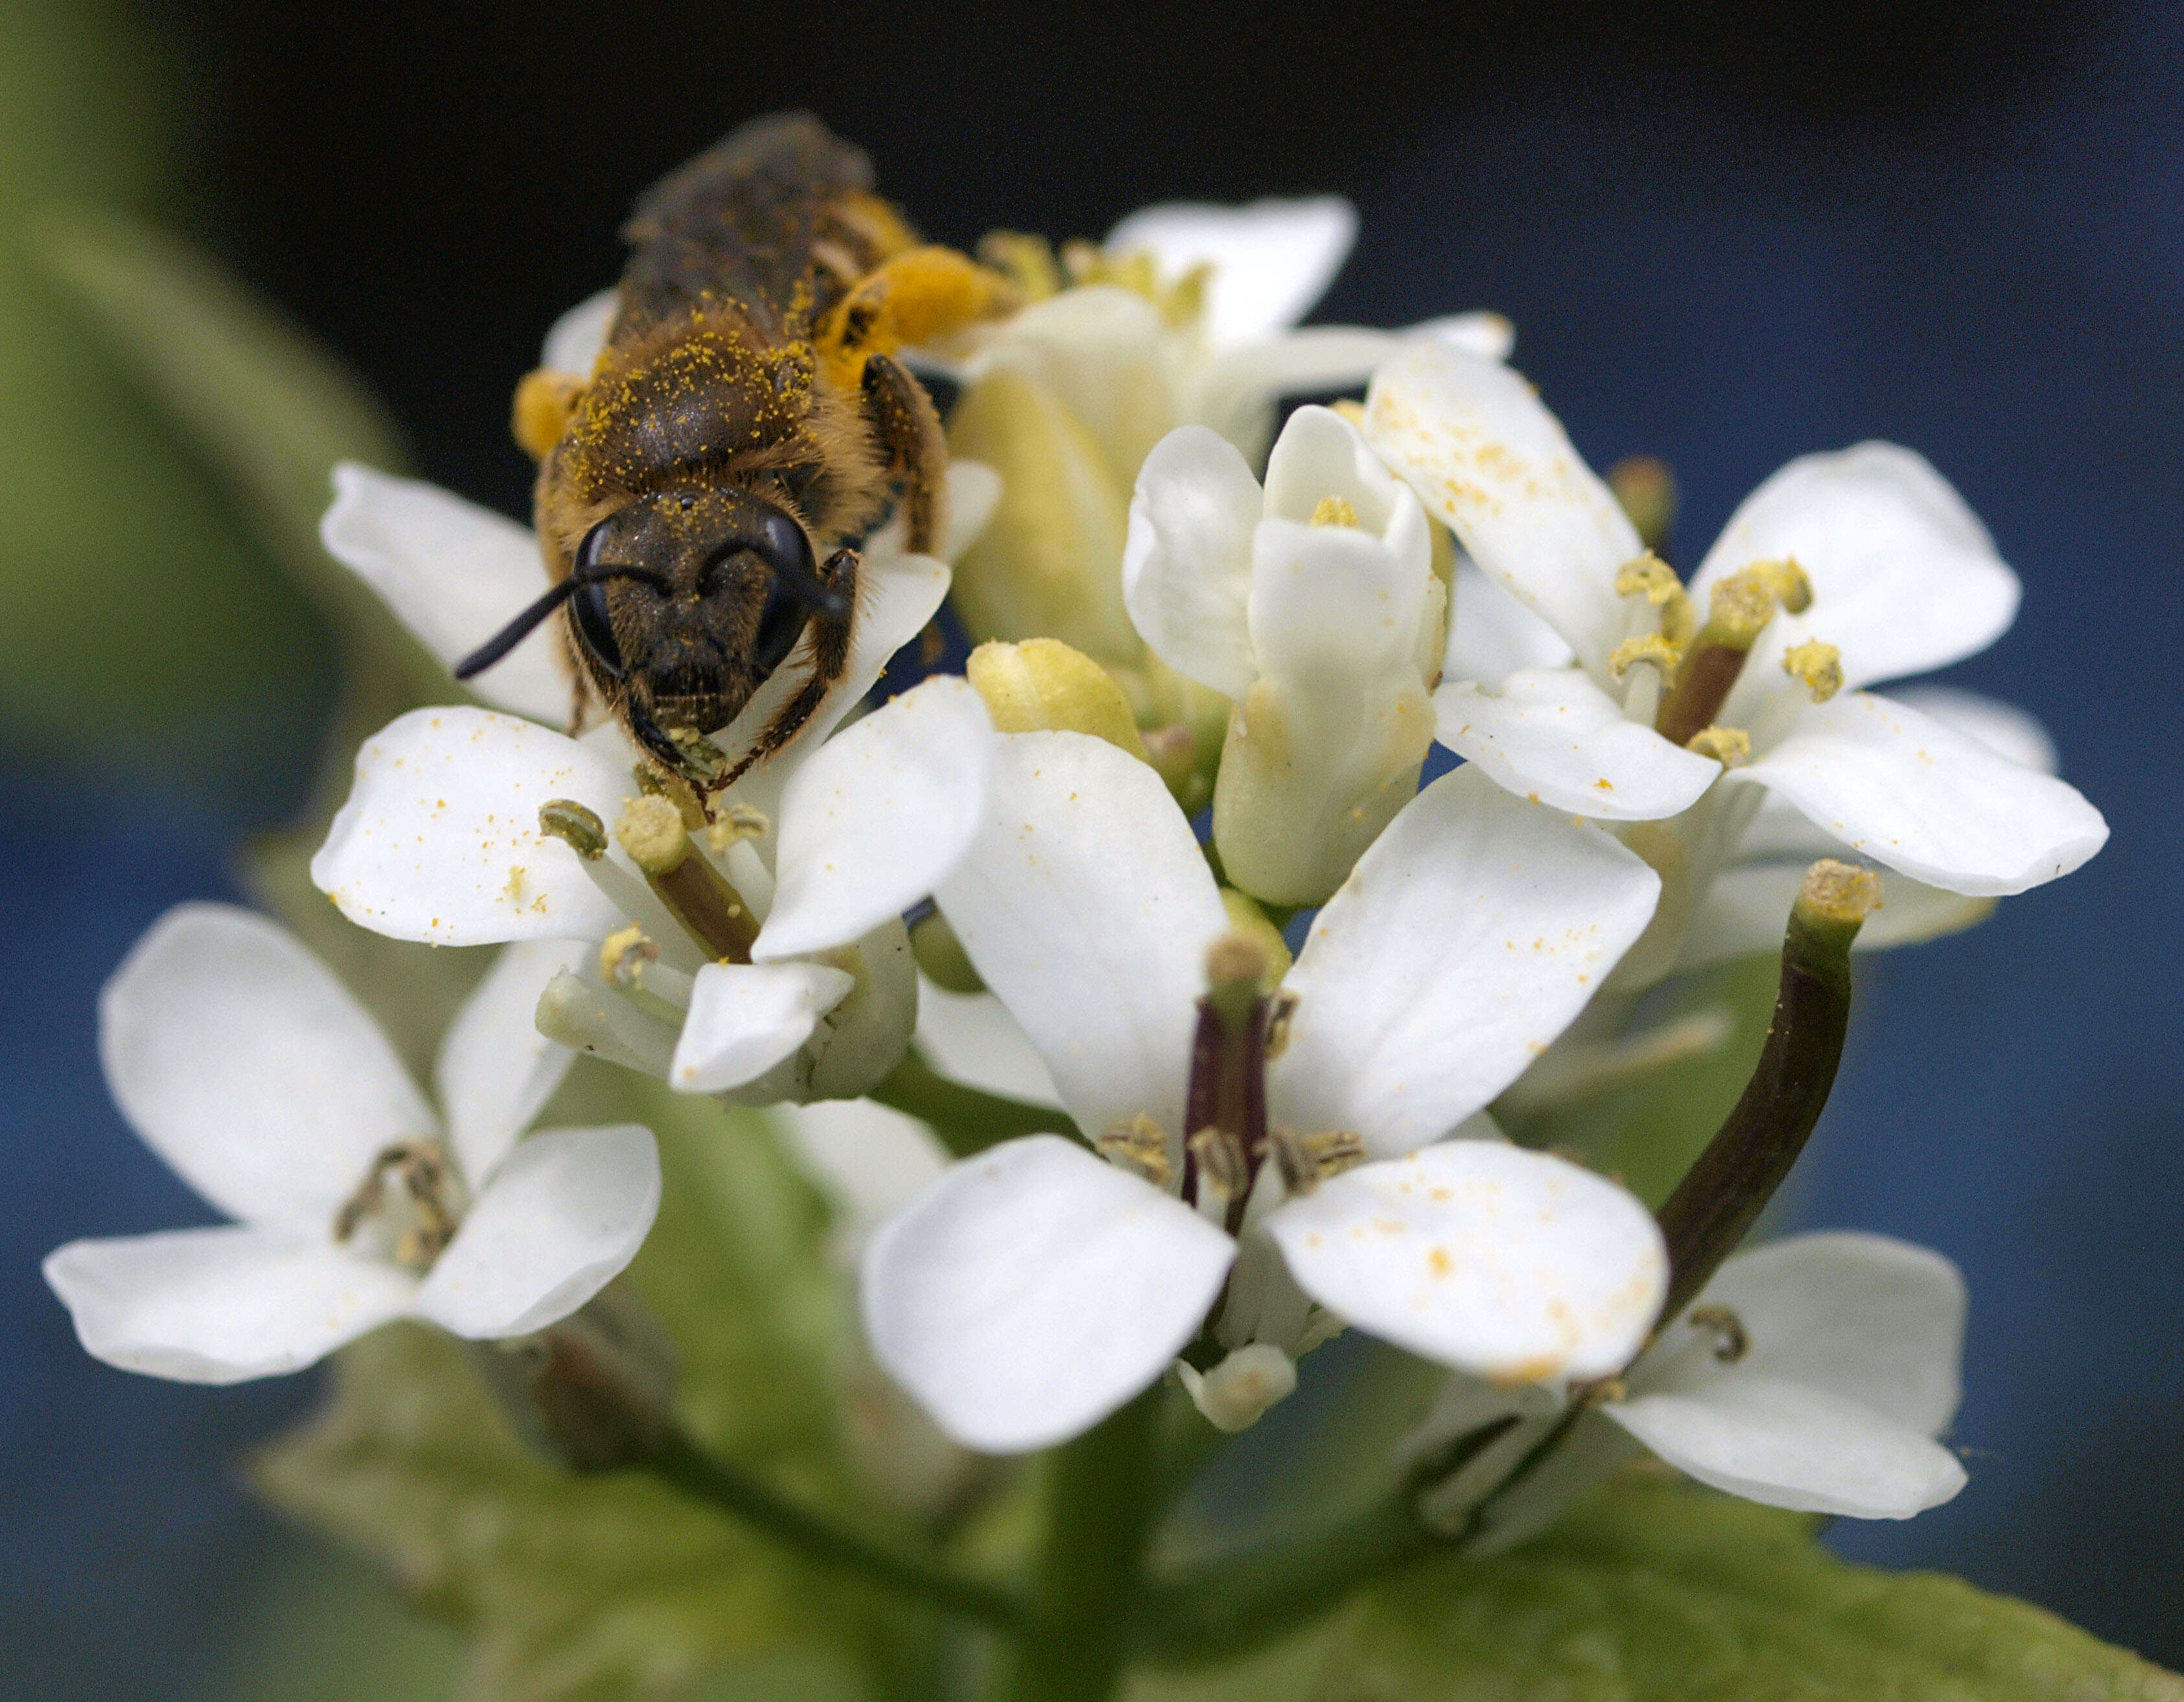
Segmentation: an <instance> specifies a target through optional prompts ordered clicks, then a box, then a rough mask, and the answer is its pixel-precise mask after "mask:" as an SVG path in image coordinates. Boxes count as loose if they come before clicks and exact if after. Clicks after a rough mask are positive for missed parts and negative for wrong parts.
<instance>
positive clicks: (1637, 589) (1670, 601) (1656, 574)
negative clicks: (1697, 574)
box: [1608, 548, 1698, 677]
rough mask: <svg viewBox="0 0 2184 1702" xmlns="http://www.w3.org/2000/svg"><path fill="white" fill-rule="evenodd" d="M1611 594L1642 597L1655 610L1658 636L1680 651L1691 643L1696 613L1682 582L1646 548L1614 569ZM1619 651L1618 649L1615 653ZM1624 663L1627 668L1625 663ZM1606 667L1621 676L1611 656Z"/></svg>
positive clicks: (1643, 658)
mask: <svg viewBox="0 0 2184 1702" xmlns="http://www.w3.org/2000/svg"><path fill="white" fill-rule="evenodd" d="M1615 594H1616V595H1617V596H1619V597H1640V596H1642V597H1643V598H1645V599H1646V602H1648V603H1652V605H1653V606H1654V607H1655V608H1656V609H1659V610H1660V611H1661V633H1660V636H1661V637H1662V639H1663V641H1664V642H1666V643H1668V644H1669V646H1670V647H1672V648H1674V649H1675V650H1676V651H1677V652H1679V653H1680V652H1681V651H1682V648H1683V647H1684V646H1685V644H1687V643H1689V642H1691V634H1692V632H1693V631H1695V630H1696V629H1697V626H1698V616H1697V614H1696V613H1694V612H1693V610H1692V609H1691V593H1690V592H1687V591H1685V589H1684V583H1683V581H1681V580H1680V579H1678V578H1677V577H1676V570H1674V568H1672V567H1670V566H1669V564H1668V563H1667V562H1665V561H1663V560H1662V559H1661V558H1660V557H1658V555H1656V554H1654V553H1653V552H1652V550H1651V549H1650V548H1649V549H1648V550H1647V551H1646V553H1645V554H1643V555H1641V556H1639V557H1637V558H1636V559H1635V560H1631V561H1627V562H1625V563H1624V565H1623V566H1622V567H1621V569H1620V570H1618V572H1617V573H1616V576H1615ZM1618 654H1621V652H1620V650H1619V651H1618ZM1632 659H1633V660H1646V661H1650V660H1652V658H1651V657H1650V656H1642V655H1641V656H1634V657H1633V658H1632ZM1628 665H1629V664H1628V663H1625V664H1624V666H1625V667H1627V666H1628ZM1608 666H1609V667H1610V668H1612V669H1614V671H1615V673H1616V675H1617V676H1618V677H1620V676H1621V675H1622V673H1623V669H1622V668H1619V667H1616V666H1615V663H1614V659H1613V658H1610V659H1609V661H1608Z"/></svg>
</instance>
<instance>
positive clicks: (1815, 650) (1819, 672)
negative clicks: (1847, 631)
mask: <svg viewBox="0 0 2184 1702" xmlns="http://www.w3.org/2000/svg"><path fill="white" fill-rule="evenodd" d="M1782 671H1783V672H1784V673H1786V674H1787V675H1788V676H1790V677H1791V679H1793V680H1802V681H1804V682H1805V689H1806V690H1807V691H1808V692H1811V693H1812V694H1813V701H1814V703H1816V704H1825V702H1827V700H1828V699H1829V698H1832V697H1833V696H1835V694H1836V692H1840V691H1841V690H1842V683H1843V671H1842V652H1841V651H1840V650H1838V649H1836V647H1835V646H1834V645H1832V644H1823V643H1822V642H1820V641H1819V639H1817V638H1808V639H1807V640H1806V641H1805V642H1803V643H1802V644H1792V645H1791V647H1790V648H1788V649H1786V650H1785V651H1784V652H1783V653H1782Z"/></svg>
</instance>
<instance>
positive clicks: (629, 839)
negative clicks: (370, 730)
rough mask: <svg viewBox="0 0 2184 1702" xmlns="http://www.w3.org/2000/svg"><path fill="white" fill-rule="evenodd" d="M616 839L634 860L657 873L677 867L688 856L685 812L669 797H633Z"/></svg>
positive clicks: (640, 866)
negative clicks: (683, 823)
mask: <svg viewBox="0 0 2184 1702" xmlns="http://www.w3.org/2000/svg"><path fill="white" fill-rule="evenodd" d="M615 838H616V840H617V841H618V842H620V843H621V848H622V849H623V850H625V851H627V852H628V853H629V856H630V860H631V861H632V862H633V863H635V864H636V865H637V866H638V868H640V869H643V870H647V871H648V872H650V873H653V874H658V873H660V872H661V871H663V870H668V869H671V868H673V867H674V866H675V865H677V864H678V863H680V862H681V861H682V859H683V858H684V856H686V855H687V854H688V849H689V839H688V836H687V835H686V834H685V833H684V832H683V829H682V811H681V810H679V809H677V808H676V807H675V805H674V804H672V803H671V802H670V801H669V800H668V799H666V798H660V797H655V796H646V797H643V798H631V799H630V800H629V801H628V802H627V803H626V804H623V805H622V809H621V820H619V821H617V822H616V823H615Z"/></svg>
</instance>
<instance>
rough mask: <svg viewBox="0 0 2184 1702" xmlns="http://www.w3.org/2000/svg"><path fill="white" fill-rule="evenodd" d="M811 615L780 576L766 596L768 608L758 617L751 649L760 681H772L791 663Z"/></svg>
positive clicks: (800, 599) (801, 599) (802, 600)
mask: <svg viewBox="0 0 2184 1702" xmlns="http://www.w3.org/2000/svg"><path fill="white" fill-rule="evenodd" d="M810 616H811V610H810V609H808V608H807V607H805V602H804V599H803V598H801V597H799V596H798V595H797V594H796V593H795V592H793V591H791V590H790V589H789V588H788V586H787V585H786V584H784V583H783V581H782V580H781V579H780V578H779V577H778V576H777V577H776V578H775V580H774V581H773V588H772V590H770V591H768V592H766V608H765V609H764V611H763V612H761V613H760V615H759V617H758V637H757V638H756V639H755V641H754V642H753V643H752V646H751V659H752V661H753V662H755V664H756V665H757V667H758V672H759V676H760V678H762V679H763V678H768V677H771V676H772V673H773V670H775V669H776V668H778V667H779V666H780V665H782V664H783V662H784V661H786V660H787V659H788V653H789V652H790V651H791V650H793V649H794V648H796V641H797V640H798V639H799V637H802V636H803V634H804V623H805V620H808V619H809V618H810Z"/></svg>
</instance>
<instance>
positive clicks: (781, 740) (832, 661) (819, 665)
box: [705, 549, 858, 792]
mask: <svg viewBox="0 0 2184 1702" xmlns="http://www.w3.org/2000/svg"><path fill="white" fill-rule="evenodd" d="M857 566H858V563H857V553H856V551H855V550H853V549H838V550H836V551H835V552H834V553H833V555H831V556H829V557H828V558H827V565H826V566H825V567H824V568H822V570H820V574H819V578H820V582H821V583H822V584H823V585H824V586H825V587H827V590H829V591H831V592H834V593H835V594H836V595H837V596H838V597H839V598H841V606H842V613H841V614H839V615H827V614H823V613H821V612H819V611H817V610H814V611H813V613H812V615H811V627H810V631H811V678H810V679H808V680H806V681H805V682H804V683H803V685H802V686H800V687H798V689H797V691H796V693H795V695H794V696H793V697H791V698H789V700H788V702H787V703H785V704H783V705H782V706H781V707H780V708H779V709H777V710H775V711H774V715H773V719H772V720H770V721H768V722H767V723H766V730H765V731H763V732H761V733H760V735H759V736H758V738H757V740H756V742H755V743H753V744H752V746H751V748H749V750H748V751H746V752H744V755H743V757H742V758H741V759H740V760H738V762H737V763H736V764H735V765H734V766H733V767H732V768H730V769H729V770H727V773H726V774H724V775H722V776H720V777H719V778H717V779H715V780H711V781H707V782H706V785H705V791H707V792H718V791H719V790H720V789H721V787H724V786H730V785H733V784H734V782H735V781H738V780H740V779H741V778H742V777H743V776H744V775H745V774H747V773H749V771H750V770H752V769H753V768H755V767H756V766H757V765H759V764H760V763H761V762H763V761H765V760H766V758H768V757H770V756H772V754H774V753H775V752H776V751H777V750H779V749H780V748H782V747H783V745H785V744H787V743H788V742H789V741H790V740H791V739H793V738H794V737H796V735H797V734H798V733H799V732H800V731H803V729H804V725H805V722H807V721H809V720H811V717H812V716H813V715H816V714H817V713H818V712H819V706H820V704H823V703H825V702H826V701H827V693H828V692H831V691H833V689H834V687H835V686H836V685H837V684H838V683H839V682H840V681H841V678H842V676H843V675H844V673H846V672H847V671H848V670H849V666H850V629H851V625H852V622H853V621H854V620H855V610H856V606H857Z"/></svg>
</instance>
